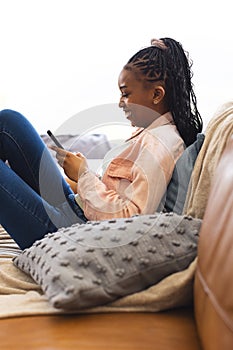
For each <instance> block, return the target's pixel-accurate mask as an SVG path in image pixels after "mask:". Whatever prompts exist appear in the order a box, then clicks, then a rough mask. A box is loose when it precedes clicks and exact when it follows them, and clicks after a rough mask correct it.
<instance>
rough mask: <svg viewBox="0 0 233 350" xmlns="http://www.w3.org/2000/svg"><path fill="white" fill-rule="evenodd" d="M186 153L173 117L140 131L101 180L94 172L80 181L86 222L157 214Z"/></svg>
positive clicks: (166, 116)
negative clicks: (175, 168) (180, 160)
mask: <svg viewBox="0 0 233 350" xmlns="http://www.w3.org/2000/svg"><path fill="white" fill-rule="evenodd" d="M183 150H184V142H183V140H182V138H181V136H180V135H179V133H178V131H177V128H176V126H175V125H174V122H173V118H172V115H171V113H166V114H164V115H162V116H160V117H159V118H158V119H156V120H155V121H154V122H153V123H152V124H151V125H150V126H149V127H147V128H146V129H143V130H142V129H141V130H139V131H138V132H137V133H136V134H134V135H133V136H132V137H131V138H130V139H129V140H127V141H126V143H125V147H124V149H123V151H121V152H120V153H119V154H118V155H117V156H115V157H114V158H113V159H112V160H110V162H109V165H108V166H107V168H106V171H105V172H104V174H103V177H102V179H100V178H99V177H98V176H96V175H95V174H94V173H92V172H91V171H87V172H85V173H84V174H83V175H82V176H81V177H80V178H79V182H78V194H79V196H80V198H81V201H82V206H83V210H84V213H85V216H86V217H87V219H88V220H107V219H112V218H119V217H130V216H133V215H136V214H152V213H154V212H155V211H156V209H157V208H158V205H159V203H160V201H161V199H162V197H163V195H164V193H165V191H166V188H167V185H168V182H169V180H170V178H171V175H172V172H173V169H174V166H175V163H176V161H177V159H178V158H179V157H180V155H181V154H182V152H183ZM110 152H111V151H110Z"/></svg>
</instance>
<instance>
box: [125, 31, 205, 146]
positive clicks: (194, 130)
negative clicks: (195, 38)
mask: <svg viewBox="0 0 233 350" xmlns="http://www.w3.org/2000/svg"><path fill="white" fill-rule="evenodd" d="M191 67H192V62H191V61H190V60H189V57H188V54H187V53H186V52H185V51H184V50H183V48H182V45H181V44H180V43H179V42H177V41H175V40H174V39H170V38H163V39H159V40H157V39H153V40H152V41H151V46H149V47H146V48H143V49H141V50H140V51H139V52H137V53H136V54H135V55H133V56H132V57H131V58H130V60H129V61H128V62H127V64H126V65H125V67H124V69H130V70H131V69H135V70H136V71H135V72H139V73H140V74H142V75H143V76H144V78H145V81H146V82H152V83H153V82H156V81H163V82H164V84H165V98H166V101H167V104H168V108H169V111H170V112H171V113H172V116H173V119H174V122H175V124H176V127H177V129H178V131H179V133H180V135H181V137H182V138H183V140H184V143H185V144H186V146H189V145H190V144H192V143H193V142H194V141H195V140H196V137H197V134H198V133H200V132H201V131H202V126H203V123H202V118H201V115H200V113H199V112H198V109H197V102H196V96H195V93H194V91H193V84H192V82H191V79H192V76H193V74H192V71H191Z"/></svg>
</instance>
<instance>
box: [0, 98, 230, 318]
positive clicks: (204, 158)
mask: <svg viewBox="0 0 233 350" xmlns="http://www.w3.org/2000/svg"><path fill="white" fill-rule="evenodd" d="M232 131H233V102H229V103H227V104H225V105H224V106H222V108H221V109H220V110H219V111H218V112H217V113H216V115H215V116H214V118H213V119H212V120H211V121H210V123H209V125H208V127H207V130H206V137H205V141H204V144H203V146H202V149H201V151H200V154H199V156H198V159H197V161H196V164H195V168H194V172H193V177H192V181H191V185H190V188H189V193H188V196H187V201H186V209H185V212H187V213H188V214H190V215H192V216H194V217H199V218H202V217H203V214H204V210H205V207H206V203H207V199H208V195H209V190H210V185H211V179H212V176H213V173H214V170H215V168H216V165H217V163H218V161H219V158H220V156H221V154H222V152H223V150H224V147H225V145H226V143H227V140H228V138H229V136H230V135H232ZM19 252H20V251H19V249H18V247H17V246H16V244H15V243H14V242H13V240H12V239H10V237H9V236H8V235H7V234H6V232H5V231H4V230H3V229H1V228H0V318H6V317H16V316H29V315H48V314H60V313H62V311H60V310H58V309H55V308H53V307H52V306H51V305H50V304H49V302H48V301H47V299H46V297H45V296H44V295H43V293H42V291H41V289H40V287H39V286H38V285H37V284H36V283H35V282H34V281H33V280H32V279H31V278H30V277H29V276H27V275H26V274H25V273H23V272H22V271H20V270H18V269H17V268H16V267H15V266H14V265H13V263H12V260H11V259H12V257H13V256H15V255H16V254H19ZM196 263H197V259H195V260H194V261H193V262H192V264H191V265H190V266H189V267H188V268H187V269H186V270H184V271H181V272H177V273H175V274H172V275H170V276H168V277H166V278H165V279H163V280H162V281H161V282H159V283H158V284H156V285H154V286H152V287H150V288H148V289H147V290H144V291H142V292H139V293H135V294H132V295H129V296H126V297H123V298H121V299H118V300H117V301H115V302H113V303H111V304H108V305H107V306H101V307H95V308H92V309H88V310H84V311H82V313H90V312H92V313H94V312H157V311H161V310H166V309H169V308H174V307H179V306H185V305H188V304H190V303H191V302H192V294H193V293H192V292H193V278H194V274H195V268H196Z"/></svg>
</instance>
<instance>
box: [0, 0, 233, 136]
mask: <svg viewBox="0 0 233 350" xmlns="http://www.w3.org/2000/svg"><path fill="white" fill-rule="evenodd" d="M231 27H232V11H231V8H230V0H229V1H227V0H222V1H218V2H214V1H208V0H207V1H199V0H196V1H192V2H190V1H187V0H180V1H179V0H166V1H165V0H164V1H156V0H144V1H137V0H117V1H111V0H93V1H91V0H84V1H78V0H0V38H1V40H0V47H1V50H0V109H2V108H12V109H16V110H18V111H20V112H22V113H23V114H25V115H26V116H27V117H28V118H29V119H30V121H31V122H32V123H33V124H34V125H35V127H36V128H37V129H38V131H39V132H40V133H43V132H45V131H46V130H47V129H48V128H51V129H53V130H55V129H57V128H59V126H60V125H61V124H62V123H63V122H64V121H65V120H67V119H68V118H70V117H72V116H73V115H74V114H76V113H78V112H80V111H82V110H85V109H86V108H92V107H93V106H97V105H102V104H108V103H110V104H111V103H117V102H118V98H119V91H118V87H117V79H118V74H119V72H120V70H121V68H122V66H123V65H124V64H125V63H126V61H127V60H128V59H129V58H130V57H131V55H132V54H134V53H135V52H136V51H138V50H139V49H140V48H141V47H143V46H146V45H149V43H150V39H151V38H153V37H158V38H159V37H165V36H169V37H172V38H174V39H176V40H178V41H180V42H181V43H182V44H183V47H184V48H185V49H186V50H187V51H189V53H190V56H191V58H192V59H193V61H194V65H193V71H194V80H193V81H194V84H195V90H196V95H197V98H198V104H199V110H200V112H201V114H202V116H203V119H204V121H205V124H206V123H207V122H208V120H209V119H210V118H211V116H212V115H213V113H214V112H215V111H216V109H217V108H218V107H219V105H221V104H222V103H224V102H226V101H228V100H230V99H231V100H232V98H233V89H232V82H233V79H232V78H233V45H232V41H233V40H232V33H231V32H232V30H231ZM80 122H81V121H80Z"/></svg>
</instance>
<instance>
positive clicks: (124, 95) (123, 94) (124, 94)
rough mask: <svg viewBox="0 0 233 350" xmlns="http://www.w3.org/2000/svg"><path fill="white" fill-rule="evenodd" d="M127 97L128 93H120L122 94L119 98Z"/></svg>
mask: <svg viewBox="0 0 233 350" xmlns="http://www.w3.org/2000/svg"><path fill="white" fill-rule="evenodd" d="M128 96H129V93H127V92H122V94H121V97H128Z"/></svg>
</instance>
